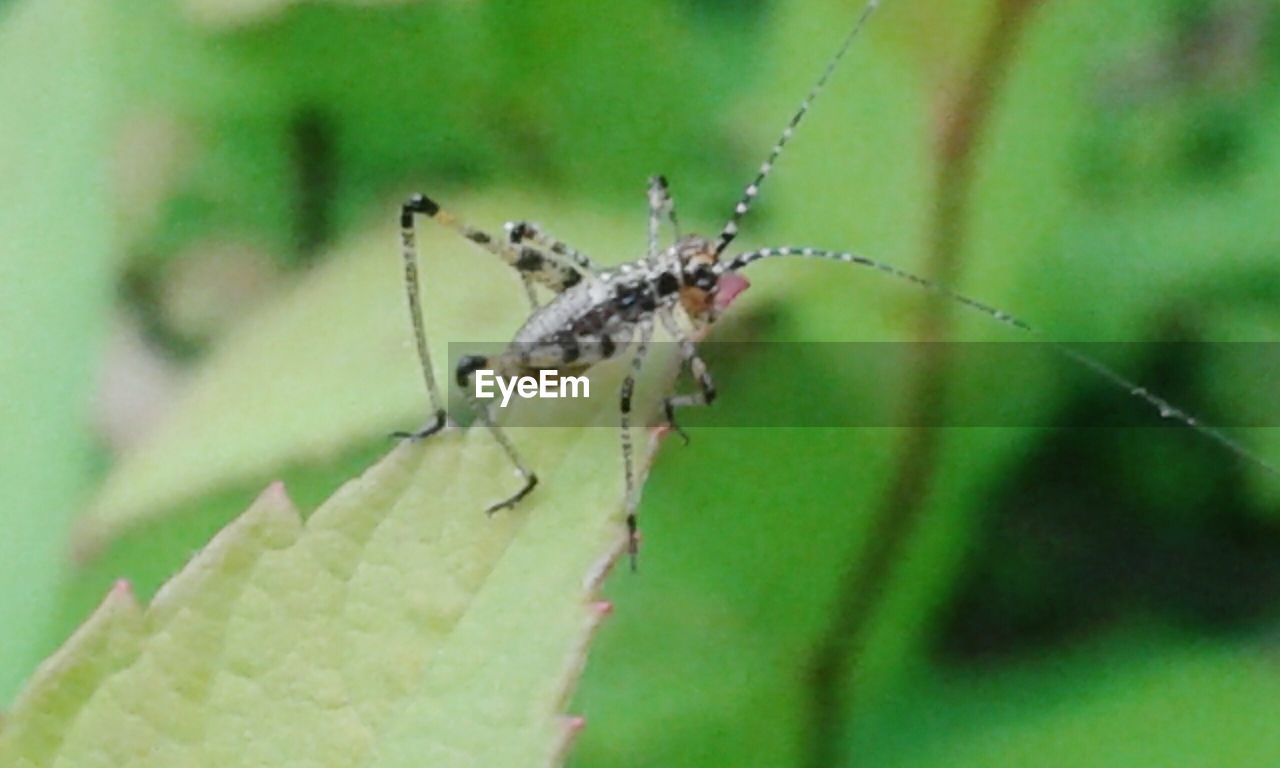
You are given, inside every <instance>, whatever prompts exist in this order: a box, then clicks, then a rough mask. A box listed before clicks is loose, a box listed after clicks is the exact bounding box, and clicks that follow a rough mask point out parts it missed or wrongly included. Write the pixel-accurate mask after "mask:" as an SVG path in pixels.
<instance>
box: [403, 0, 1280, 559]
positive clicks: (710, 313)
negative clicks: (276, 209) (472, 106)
mask: <svg viewBox="0 0 1280 768" xmlns="http://www.w3.org/2000/svg"><path fill="white" fill-rule="evenodd" d="M878 4H879V2H878V0H871V1H870V2H869V3H867V5H866V6H865V7H864V8H863V10H862V13H861V14H860V15H859V17H858V19H857V20H856V22H855V24H854V26H853V28H852V30H851V31H850V32H849V33H848V35H847V36H846V37H845V39H844V41H843V42H842V43H841V45H840V48H839V49H838V50H837V51H836V53H835V55H834V56H833V57H832V58H831V60H830V61H829V62H828V63H827V66H826V68H825V69H824V70H823V72H822V75H821V76H820V77H819V78H818V80H817V82H816V83H815V84H814V86H813V87H812V89H810V91H809V93H808V95H807V96H806V97H805V99H804V101H802V102H801V104H800V107H799V109H798V110H796V112H795V113H794V114H793V115H792V117H791V120H790V122H789V123H788V124H787V126H786V128H785V129H784V130H783V132H782V134H781V136H780V137H779V138H778V140H777V142H776V143H775V144H774V146H773V149H772V150H771V151H770V153H769V155H768V157H767V159H766V160H765V161H764V162H763V163H762V164H761V166H760V169H759V171H758V172H757V174H756V176H755V177H754V179H753V180H752V181H751V183H749V184H748V185H747V186H746V188H745V189H744V191H743V193H742V196H741V197H740V198H739V200H738V202H737V204H736V205H735V206H734V208H733V211H732V213H731V214H730V216H729V218H728V221H727V222H726V223H725V225H724V226H723V227H722V229H721V231H720V233H719V235H718V236H717V237H715V238H706V237H700V236H696V235H688V236H684V237H680V236H679V228H678V225H677V219H676V215H675V208H674V204H673V202H672V198H671V195H670V192H669V189H668V184H667V181H666V179H665V178H664V177H662V176H655V177H654V178H652V179H651V180H650V182H649V188H648V198H649V230H648V234H649V237H648V251H647V253H646V255H645V257H644V258H642V259H639V260H637V261H634V262H630V263H627V264H622V265H620V266H617V267H611V268H607V269H605V268H600V267H597V266H596V265H595V264H594V263H593V262H592V260H591V259H590V258H589V257H587V256H586V255H585V254H583V253H581V252H579V251H577V250H575V249H574V248H572V247H570V246H569V245H567V244H565V243H563V242H561V241H559V240H557V239H555V238H554V237H552V236H551V235H550V234H548V233H547V232H545V231H543V230H542V229H541V228H540V227H538V226H537V225H535V224H532V223H529V222H512V223H508V224H507V225H506V227H505V236H504V237H494V236H492V235H490V234H488V233H486V232H484V231H481V230H478V229H475V228H473V227H471V226H469V225H467V224H466V223H464V222H462V221H461V220H460V219H458V218H457V217H455V216H454V215H453V214H451V213H449V212H448V211H445V210H443V209H442V208H441V207H440V206H439V205H438V204H437V203H436V202H435V201H433V200H431V199H430V198H428V197H426V196H423V195H415V196H413V197H412V198H410V199H409V200H408V201H407V202H406V203H405V204H404V207H403V209H402V211H401V237H402V244H403V256H404V269H405V284H406V288H407V291H408V299H409V309H410V315H411V319H412V322H413V327H414V332H415V337H416V340H417V345H418V354H419V358H420V360H421V364H422V373H423V377H424V379H425V382H426V386H427V391H428V395H429V398H430V402H431V406H432V409H433V412H434V417H433V419H432V420H431V422H430V423H429V424H428V425H427V426H426V427H425V428H423V429H422V430H420V431H418V432H415V433H399V434H400V435H401V436H404V437H410V438H424V437H427V436H429V435H431V434H433V433H434V432H436V431H438V430H440V429H441V428H443V427H444V426H445V423H446V415H445V410H444V408H443V405H442V402H443V401H442V399H441V396H440V393H439V390H438V388H437V385H436V381H435V376H434V372H433V369H432V364H431V359H430V356H429V354H428V351H427V343H426V335H425V332H424V328H423V321H422V309H421V304H420V299H419V291H418V266H417V254H416V247H415V218H416V216H418V215H422V216H426V217H428V218H430V219H431V220H433V221H435V222H436V223H438V224H441V225H443V226H445V227H447V228H449V229H452V230H453V231H455V232H457V233H458V234H459V235H461V236H462V237H464V238H466V239H467V240H469V241H471V242H472V243H474V244H475V245H477V246H479V247H480V248H483V249H484V250H487V251H489V252H490V253H492V254H493V255H495V256H497V257H498V258H500V259H502V260H503V261H504V262H506V263H507V264H508V265H510V266H511V267H512V268H513V269H515V271H516V272H517V274H519V276H520V277H521V279H522V280H523V282H524V285H525V290H526V293H527V295H528V298H529V302H530V305H531V307H532V312H531V314H530V315H529V317H528V319H527V320H526V321H525V323H524V325H523V326H522V327H521V328H520V329H519V330H518V331H517V332H516V334H515V336H514V338H513V340H512V342H511V343H510V344H509V345H508V346H507V348H506V349H505V350H504V351H503V352H502V353H500V354H498V355H496V356H492V357H485V356H474V355H473V356H465V357H463V358H462V359H461V360H460V361H459V363H458V366H457V369H456V371H455V379H456V381H457V383H458V385H459V386H460V387H461V388H462V390H463V392H464V393H466V395H467V397H468V399H469V400H470V401H471V404H472V406H473V408H474V410H475V412H476V414H477V416H478V418H479V419H480V420H481V422H482V423H483V424H484V425H485V426H486V427H487V428H488V429H489V431H490V432H491V433H492V434H493V436H494V438H495V439H496V440H497V442H498V444H499V445H500V446H501V447H502V449H503V451H504V452H505V453H506V455H507V457H508V458H509V459H510V460H511V463H512V464H513V465H514V466H515V468H516V469H517V471H518V472H519V474H520V476H521V477H522V478H523V481H524V482H523V485H522V486H521V487H520V488H519V490H517V491H516V492H515V493H514V494H512V495H511V496H509V497H508V498H505V499H503V500H501V501H499V502H497V503H495V504H493V505H492V506H491V507H490V508H489V512H494V511H496V510H499V509H502V508H505V507H511V506H514V505H515V504H517V503H518V502H519V501H520V500H521V499H523V498H524V497H525V496H527V495H528V494H529V493H530V492H531V491H533V489H534V487H535V486H536V485H537V476H536V475H535V474H534V473H533V472H532V471H531V470H530V469H529V468H528V467H526V466H525V464H524V462H523V461H522V460H521V458H520V456H519V453H518V452H517V451H516V448H515V446H514V445H513V444H512V443H511V441H510V440H509V439H508V437H507V436H506V434H505V433H504V432H503V431H502V429H501V428H500V427H499V426H498V425H497V424H495V423H494V422H493V420H492V419H491V418H490V416H489V414H488V411H487V409H485V408H484V407H481V406H480V404H478V403H477V402H475V400H474V397H473V395H472V388H471V384H472V377H473V376H474V374H475V373H476V371H479V370H482V369H483V370H493V371H494V372H495V373H496V374H497V375H498V376H502V377H507V376H523V375H530V374H537V373H539V372H541V371H545V370H553V371H559V372H564V373H578V372H582V371H585V370H586V369H588V368H590V367H591V366H593V365H594V364H596V363H598V362H600V361H602V360H606V359H609V358H612V357H618V356H621V355H624V354H629V355H631V369H630V373H629V374H628V376H627V377H626V379H625V380H624V381H623V383H622V387H621V391H620V392H619V406H620V423H621V427H622V432H621V435H622V456H623V469H624V473H625V480H626V490H627V528H628V533H629V545H630V551H631V554H632V556H633V558H634V555H635V547H636V536H635V534H636V519H635V501H636V498H635V490H636V489H635V472H634V466H633V457H632V444H631V431H630V415H631V396H632V391H633V388H634V386H635V379H636V374H637V373H638V372H639V371H640V369H641V366H642V365H643V363H644V360H645V354H646V351H647V350H648V347H649V343H650V340H651V339H652V337H653V333H654V328H655V324H657V323H661V324H662V325H663V327H664V328H665V329H666V330H667V332H668V333H670V334H671V335H672V336H674V337H675V338H676V339H677V340H678V342H679V345H680V350H681V354H682V357H683V359H684V362H685V364H687V365H688V366H689V369H690V371H691V373H692V374H693V378H694V379H695V380H696V382H697V384H698V389H697V391H696V392H693V393H688V394H680V395H673V396H669V397H667V398H666V399H665V400H664V410H665V414H666V418H667V420H668V422H670V424H671V426H672V427H673V428H674V429H675V430H676V431H677V432H679V433H680V434H681V435H682V436H683V432H680V430H679V427H678V426H677V425H676V424H675V410H676V409H677V408H680V407H684V406H698V405H708V404H710V403H711V402H712V401H713V400H714V399H715V394H716V390H715V386H714V384H713V383H712V379H711V376H710V374H709V372H708V371H707V367H706V365H705V363H703V361H702V359H701V358H700V357H699V356H698V352H697V348H696V345H695V344H694V342H693V341H692V339H691V337H690V335H689V334H687V333H685V332H684V331H683V330H682V324H681V323H680V319H681V318H683V319H685V320H686V321H688V322H687V324H688V325H690V326H692V327H693V328H694V329H703V328H706V327H707V326H709V325H710V324H711V323H713V322H714V321H715V319H716V315H717V313H718V311H719V310H720V309H721V308H722V307H723V306H725V305H726V304H727V303H728V300H729V299H731V298H732V296H733V295H734V294H735V293H737V292H738V291H740V290H741V289H742V288H743V287H744V286H745V280H743V279H742V278H741V277H740V276H738V274H737V273H738V272H739V271H740V270H742V269H744V268H745V267H747V266H748V265H750V264H753V263H754V262H756V261H759V260H761V259H768V258H780V257H807V258H816V259H823V260H828V261H836V262H841V263H846V264H853V265H856V266H862V267H870V268H873V269H876V270H879V271H881V272H882V273H885V274H888V275H890V276H892V277H895V278H898V279H901V280H905V281H908V282H911V283H914V284H915V285H917V286H919V287H923V288H925V289H927V290H930V291H933V292H935V293H939V294H941V295H943V296H945V297H947V298H949V299H951V300H953V301H956V302H958V303H960V304H963V305H965V306H967V307H969V308H970V309H974V310H976V311H978V312H981V313H983V314H985V315H987V316H988V317H990V318H992V319H993V320H996V321H998V322H1000V323H1003V324H1005V325H1008V326H1012V327H1014V328H1017V329H1019V330H1021V331H1028V332H1031V331H1032V328H1031V327H1030V326H1029V325H1028V324H1027V323H1026V322H1024V321H1022V320H1020V319H1018V318H1016V317H1014V316H1013V315H1011V314H1009V313H1007V312H1004V311H1003V310H1000V309H997V308H995V307H993V306H991V305H988V304H985V303H983V302H980V301H977V300H976V299H973V298H970V297H968V296H965V295H962V294H960V293H957V292H955V291H952V290H950V289H949V288H946V287H944V286H942V285H939V284H937V283H935V282H933V281H931V280H928V279H927V278H923V277H919V276H917V275H913V274H911V273H909V272H906V271H904V270H901V269H899V268H897V267H894V266H892V265H890V264H887V263H883V262H879V261H875V260H872V259H869V258H867V257H865V256H861V255H859V254H856V253H851V252H847V251H832V250H826V249H820V248H809V247H774V248H763V249H760V250H755V251H749V252H745V253H738V254H734V255H726V251H727V250H728V248H729V246H730V245H731V244H732V243H733V241H734V239H735V238H736V237H737V234H738V228H739V225H740V224H741V222H742V220H743V218H744V217H745V216H746V215H747V213H748V212H749V211H750V209H751V206H752V203H753V202H754V201H755V199H756V197H757V196H758V195H759V193H760V189H761V187H762V185H763V183H764V181H765V180H766V178H767V177H768V176H769V174H770V173H771V171H772V170H773V167H774V163H775V162H776V161H777V159H778V157H779V156H780V155H781V154H782V151H783V149H784V148H785V147H786V145H787V143H788V142H789V141H790V140H791V138H792V135H793V133H794V131H795V129H796V127H797V126H798V125H799V124H800V122H801V121H802V120H803V119H804V117H805V115H806V114H807V113H808V111H809V108H810V105H811V104H812V103H813V101H814V99H815V98H816V97H817V95H818V94H819V93H820V92H821V91H822V89H823V88H824V86H825V85H826V83H827V81H828V79H829V78H830V77H831V75H832V73H833V72H834V71H835V70H836V67H837V65H838V64H839V62H840V60H841V59H842V58H843V57H844V55H845V53H846V52H847V51H848V50H849V48H850V46H851V45H852V43H853V41H854V39H855V38H856V37H857V35H858V33H859V31H860V30H861V29H862V27H863V25H864V24H865V22H866V21H867V19H868V18H869V17H870V16H871V14H872V13H873V12H874V11H875V9H876V7H877V6H878ZM664 220H665V221H667V222H668V223H669V225H670V228H671V229H672V230H674V231H675V232H676V239H675V242H674V244H673V245H671V246H669V247H666V248H661V247H660V245H659V242H660V232H661V229H662V224H663V221H664ZM535 284H537V285H542V286H543V287H545V288H547V289H549V290H551V291H552V292H553V293H554V294H555V296H554V298H553V299H552V300H551V301H550V302H549V303H547V304H546V305H544V306H539V304H538V301H537V297H536V295H535V293H534V289H533V286H534V285H535ZM1049 344H1051V345H1053V347H1054V348H1055V349H1057V350H1058V351H1059V352H1061V353H1062V354H1063V355H1064V356H1066V357H1067V358H1069V359H1071V360H1073V361H1074V362H1076V363H1078V364H1080V365H1083V366H1084V367H1086V368H1088V369H1090V370H1092V371H1094V372H1095V373H1097V374H1099V375H1100V376H1102V377H1103V378H1104V379H1107V380H1108V381H1110V382H1112V383H1113V384H1115V385H1117V386H1120V387H1122V388H1124V389H1126V390H1127V391H1128V392H1129V393H1130V394H1131V395H1133V396H1134V397H1137V398H1139V399H1141V400H1144V401H1145V402H1147V403H1148V404H1150V405H1152V406H1154V407H1156V408H1157V409H1158V410H1159V412H1160V414H1161V415H1162V416H1163V417H1166V418H1172V419H1175V420H1178V421H1180V422H1181V423H1183V424H1185V425H1186V426H1188V427H1190V428H1191V429H1193V430H1195V431H1197V432H1200V433H1201V434H1203V435H1205V436H1207V437H1209V438H1210V439H1212V440H1215V441H1217V442H1219V443H1220V444H1222V445H1224V446H1225V447H1226V448H1227V449H1228V450H1230V451H1232V452H1233V453H1236V454H1237V455H1239V456H1241V457H1244V458H1247V459H1249V460H1251V461H1254V462H1256V463H1258V464H1260V465H1262V466H1263V467H1265V468H1266V469H1268V470H1269V471H1271V472H1276V473H1277V474H1280V472H1277V470H1276V469H1275V468H1274V467H1272V466H1271V465H1270V464H1268V463H1267V462H1265V461H1264V460H1262V459H1260V458H1257V457H1256V456H1254V455H1253V454H1251V453H1250V452H1249V451H1248V450H1246V449H1245V448H1244V447H1243V446H1240V445H1239V444H1237V443H1235V442H1234V441H1233V440H1231V438H1229V437H1227V436H1226V435H1224V434H1222V433H1220V432H1218V431H1217V430H1214V429H1213V428H1211V427H1208V426H1206V425H1203V424H1201V423H1200V422H1198V421H1196V420H1195V419H1194V418H1192V417H1191V416H1189V415H1187V414H1186V413H1184V412H1182V411H1180V410H1178V409H1177V408H1175V407H1173V406H1172V405H1170V404H1169V403H1167V402H1165V401H1164V400H1162V399H1160V398H1158V397H1156V396H1155V395H1152V394H1151V393H1149V392H1147V391H1146V390H1145V389H1143V388H1141V387H1139V386H1137V385H1135V384H1134V383H1133V382H1131V381H1129V380H1128V379H1126V378H1124V377H1123V376H1121V375H1120V374H1118V373H1116V372H1115V371H1113V370H1111V369H1110V368H1107V367H1106V366H1104V365H1103V364H1102V363H1100V362H1098V361H1096V360H1094V359H1093V358H1091V357H1088V356H1086V355H1084V354H1082V353H1080V352H1078V351H1076V350H1075V349H1073V348H1071V347H1068V346H1064V345H1060V344H1055V343H1054V342H1049ZM686 439H687V438H686Z"/></svg>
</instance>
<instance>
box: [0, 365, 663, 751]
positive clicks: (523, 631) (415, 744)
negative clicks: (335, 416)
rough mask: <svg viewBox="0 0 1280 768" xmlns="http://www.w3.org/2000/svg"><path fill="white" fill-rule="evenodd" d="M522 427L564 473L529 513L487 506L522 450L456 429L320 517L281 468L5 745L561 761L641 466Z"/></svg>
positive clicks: (537, 453)
mask: <svg viewBox="0 0 1280 768" xmlns="http://www.w3.org/2000/svg"><path fill="white" fill-rule="evenodd" d="M672 362H673V360H672V359H670V358H669V359H668V360H667V361H666V362H665V364H664V367H665V368H666V369H667V370H668V371H670V370H672ZM656 402H657V396H656V395H654V394H651V395H650V396H649V397H648V398H647V403H648V406H647V407H646V408H645V410H646V411H647V412H649V413H652V412H653V410H654V406H655V405H656ZM612 417H613V414H612V413H611V412H608V413H602V414H600V424H601V425H603V424H604V423H611V422H612V420H613V419H612ZM514 432H515V433H516V435H517V437H520V438H524V441H523V443H522V447H524V448H525V450H526V451H528V452H529V454H530V458H531V460H532V461H535V462H537V466H538V467H539V469H540V470H542V471H543V473H544V480H545V481H546V482H548V483H550V484H551V488H552V489H553V490H552V491H551V492H550V493H540V494H538V496H537V497H536V498H535V499H532V500H531V501H530V503H529V504H528V505H525V506H524V507H523V508H522V509H521V510H520V511H519V512H516V513H512V514H508V515H502V516H500V517H497V518H492V519H491V518H488V517H486V516H485V515H483V514H481V512H480V510H482V509H484V508H485V506H487V504H488V503H490V501H491V498H492V496H493V495H494V493H495V490H496V489H495V487H494V486H495V483H494V482H493V479H494V478H495V477H503V476H504V475H506V474H508V473H507V472H505V471H504V470H505V469H506V466H505V462H506V459H505V457H503V456H502V455H501V453H500V452H499V451H497V450H495V448H494V446H493V445H491V444H490V441H489V439H488V436H487V435H485V434H483V433H482V432H480V431H468V432H466V433H461V432H459V431H457V430H450V431H448V432H446V433H443V434H441V435H439V436H438V437H437V438H436V439H434V440H431V441H425V442H423V443H411V442H406V443H403V444H402V445H401V446H400V447H399V448H397V449H396V450H395V451H393V452H392V453H391V455H389V456H388V457H387V458H386V459H384V460H383V461H381V462H379V463H378V464H377V465H375V466H374V467H373V468H372V469H371V470H369V471H368V472H367V473H365V474H364V475H363V476H361V477H360V478H359V479H357V480H354V481H352V482H351V483H349V484H347V485H346V486H344V487H343V488H342V489H340V490H339V491H338V492H337V493H336V494H335V495H334V497H333V498H332V499H331V500H330V501H328V502H327V503H326V504H324V505H322V506H321V507H320V509H318V510H317V511H316V512H315V513H314V514H313V515H312V516H311V517H310V519H309V520H308V521H307V522H306V524H305V525H304V524H303V523H302V521H301V518H300V516H299V515H298V512H297V510H296V509H295V508H294V507H293V505H292V502H290V501H289V499H288V498H287V497H286V495H285V493H284V489H283V486H281V485H278V484H277V485H273V486H272V487H271V488H269V489H268V490H267V491H266V492H265V493H264V494H263V495H262V497H261V498H259V500H258V501H257V502H256V503H255V504H254V505H253V506H252V507H251V508H250V509H249V511H248V512H246V513H245V514H244V515H242V516H241V517H239V518H238V519H237V520H236V521H235V522H233V523H232V524H231V525H230V526H228V527H227V528H226V529H225V530H223V531H222V532H221V533H220V534H218V536H217V537H215V538H214V540H213V541H212V542H211V543H210V544H209V545H208V547H206V548H205V549H204V550H203V551H202V552H201V553H200V554H199V555H198V556H197V557H196V558H195V559H193V560H192V561H191V562H190V563H189V564H188V565H187V566H186V567H185V568H184V569H183V571H182V572H181V573H179V574H178V575H177V576H176V577H174V578H173V579H172V580H171V581H170V582H168V583H167V584H166V585H165V586H164V587H163V588H162V589H161V591H160V592H159V593H158V594H157V595H156V596H155V598H154V599H153V600H152V603H151V605H150V606H149V607H148V608H147V609H146V610H145V611H144V610H142V609H141V608H140V607H139V606H138V605H137V604H136V602H134V598H133V597H132V594H131V592H130V590H129V587H128V586H127V584H125V583H124V582H121V583H120V584H118V585H117V586H116V588H114V589H113V590H112V591H111V593H110V594H109V595H108V597H107V599H106V601H105V602H104V604H103V605H102V607H101V608H100V609H99V610H98V611H97V612H96V613H95V614H94V616H93V617H91V618H90V620H89V621H88V623H87V624H86V625H85V626H84V627H83V628H82V629H81V630H80V631H79V632H77V633H76V635H75V636H74V637H73V638H72V639H71V640H70V641H69V643H68V644H67V645H66V646H65V647H64V648H63V649H62V650H61V651H59V653H58V654H57V655H55V656H54V657H53V658H52V659H50V661H49V662H47V663H46V664H45V665H44V666H43V667H42V668H41V669H40V670H39V671H38V672H37V674H36V677H35V679H34V680H33V681H32V683H31V684H30V685H29V687H28V688H27V690H26V692H25V693H24V694H23V696H22V698H21V699H20V700H19V701H18V702H17V704H16V706H15V708H14V710H13V712H12V713H11V714H10V716H9V717H8V719H7V720H6V724H5V730H4V732H3V734H2V735H0V762H3V764H5V765H12V766H31V767H32V768H34V767H35V766H47V765H54V764H61V765H90V764H107V765H136V766H142V765H157V766H164V765H173V764H175V763H186V762H195V763H199V762H206V761H211V762H217V763H222V764H231V763H241V762H251V763H256V762H263V763H270V764H272V765H304V764H305V765H333V766H348V765H377V766H388V767H389V766H408V765H420V764H422V761H424V760H426V761H427V762H429V763H431V764H432V765H510V766H516V765H546V764H549V763H551V762H552V760H553V756H554V755H556V754H559V753H560V752H562V751H563V749H564V746H565V744H566V743H567V740H568V738H569V737H570V736H571V735H572V732H573V726H572V723H571V722H569V721H567V720H565V719H564V718H562V717H561V715H560V707H561V705H562V701H563V699H564V697H565V694H566V691H567V690H568V688H569V686H570V684H571V682H572V679H573V677H574V676H576V674H577V672H578V670H579V669H580V668H581V666H582V659H581V654H582V651H583V648H584V644H585V638H586V636H587V634H588V633H589V632H590V630H591V628H592V627H593V626H594V624H595V622H596V621H597V620H598V618H599V617H600V615H601V614H600V611H599V609H597V608H595V607H593V606H592V605H591V604H590V602H589V600H590V598H591V594H592V592H593V591H594V589H595V584H596V582H597V581H598V579H599V578H600V577H601V576H603V569H604V568H605V567H606V566H607V564H608V562H609V560H610V559H612V557H613V556H614V555H615V554H616V553H617V552H618V551H619V550H620V549H621V545H622V543H623V536H622V526H621V495H622V487H621V485H622V484H621V481H620V479H619V478H618V476H617V474H616V473H613V472H608V471H604V470H605V469H607V468H609V467H608V465H611V464H612V462H610V461H608V460H607V459H606V458H605V457H606V456H609V455H611V452H610V451H609V450H608V449H609V448H613V447H614V442H615V438H614V435H613V434H612V432H611V430H606V429H591V428H585V429H581V428H580V429H564V428H544V429H519V430H514ZM526 433H528V434H526ZM602 465H605V466H602ZM497 492H499V493H500V492H501V491H500V490H497Z"/></svg>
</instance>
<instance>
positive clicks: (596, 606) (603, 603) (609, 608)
mask: <svg viewBox="0 0 1280 768" xmlns="http://www.w3.org/2000/svg"><path fill="white" fill-rule="evenodd" d="M591 610H592V611H594V612H595V614H596V616H599V617H604V616H608V615H609V614H611V613H613V603H612V602H610V601H609V600H597V601H596V602H594V603H592V604H591Z"/></svg>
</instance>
